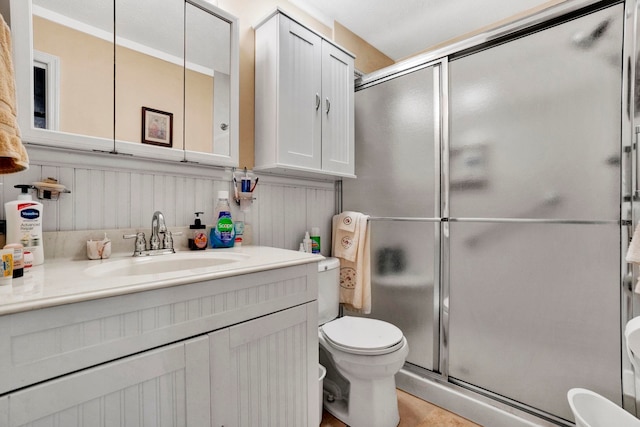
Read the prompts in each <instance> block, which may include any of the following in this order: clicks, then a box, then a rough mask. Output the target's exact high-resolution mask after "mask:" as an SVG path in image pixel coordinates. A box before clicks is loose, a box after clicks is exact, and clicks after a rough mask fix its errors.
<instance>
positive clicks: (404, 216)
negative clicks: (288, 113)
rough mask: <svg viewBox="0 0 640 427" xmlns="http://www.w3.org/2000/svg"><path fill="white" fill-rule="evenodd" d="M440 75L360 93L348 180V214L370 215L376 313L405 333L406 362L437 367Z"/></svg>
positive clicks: (434, 71) (417, 75) (435, 71)
mask: <svg viewBox="0 0 640 427" xmlns="http://www.w3.org/2000/svg"><path fill="white" fill-rule="evenodd" d="M440 71H441V67H440V65H439V64H436V65H431V66H428V67H425V68H422V69H420V70H417V71H414V72H412V73H409V74H404V75H402V76H399V77H394V78H392V79H389V80H386V81H383V82H379V83H377V84H375V85H373V86H371V87H367V88H365V89H361V90H360V91H358V92H356V95H355V107H356V111H355V126H356V132H355V134H356V175H357V176H358V179H356V180H345V181H343V200H344V202H343V210H353V211H360V212H363V213H366V214H369V215H371V223H370V226H371V263H372V267H371V282H372V292H371V293H372V297H371V298H372V312H371V314H370V315H369V316H370V317H373V318H376V319H381V320H385V321H388V322H390V323H393V324H395V325H396V326H398V327H399V328H400V329H402V331H403V333H404V335H405V337H406V338H407V341H408V343H409V356H408V358H407V361H408V362H409V363H413V364H416V365H418V366H421V367H424V368H426V369H430V370H437V367H438V353H437V351H438V346H437V345H434V343H437V342H438V339H439V334H438V330H439V322H438V319H439V308H438V305H437V301H438V297H439V293H438V291H439V289H438V286H437V283H438V274H439V270H438V267H439V258H438V256H439V254H438V253H437V250H436V248H437V247H438V246H439V224H440V218H439V217H440V211H439V198H438V197H439V185H440V178H439V174H440V169H439V161H440V154H439V150H440V148H439V147H440V139H439V138H440V137H439V132H440V129H439V125H438V123H439V113H438V105H439V90H437V89H434V88H437V87H438V81H439V79H440ZM347 314H350V315H354V314H355V313H347Z"/></svg>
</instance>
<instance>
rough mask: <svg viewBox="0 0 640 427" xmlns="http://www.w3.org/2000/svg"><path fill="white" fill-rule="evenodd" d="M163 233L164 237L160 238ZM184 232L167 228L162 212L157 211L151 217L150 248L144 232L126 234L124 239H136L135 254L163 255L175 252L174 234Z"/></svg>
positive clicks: (177, 234)
mask: <svg viewBox="0 0 640 427" xmlns="http://www.w3.org/2000/svg"><path fill="white" fill-rule="evenodd" d="M160 234H162V238H160ZM181 234H182V232H181V231H178V232H175V233H173V234H172V233H171V232H170V231H169V230H167V226H166V224H165V222H164V215H162V212H160V211H155V212H154V213H153V217H152V218H151V237H150V238H149V249H147V241H146V239H145V235H144V233H143V232H141V231H139V232H137V233H136V234H125V235H124V236H122V238H123V239H134V238H135V239H136V240H135V247H134V250H133V256H147V255H161V254H172V253H175V249H174V248H173V235H176V236H179V235H181Z"/></svg>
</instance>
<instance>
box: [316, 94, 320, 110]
mask: <svg viewBox="0 0 640 427" xmlns="http://www.w3.org/2000/svg"><path fill="white" fill-rule="evenodd" d="M318 108H320V95H318V94H317V93H316V111H317V110H318Z"/></svg>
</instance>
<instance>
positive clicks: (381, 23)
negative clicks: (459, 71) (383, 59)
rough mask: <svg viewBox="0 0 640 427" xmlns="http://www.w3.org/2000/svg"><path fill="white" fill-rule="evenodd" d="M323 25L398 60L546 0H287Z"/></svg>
mask: <svg viewBox="0 0 640 427" xmlns="http://www.w3.org/2000/svg"><path fill="white" fill-rule="evenodd" d="M289 1H290V2H291V3H293V4H294V5H296V6H297V7H299V8H300V9H302V10H304V11H306V12H307V13H309V14H311V15H312V16H314V17H316V18H317V19H318V20H320V21H322V22H323V23H324V24H325V25H327V26H328V27H330V28H333V21H334V20H335V21H338V22H339V23H341V24H342V25H344V26H345V27H347V28H348V29H349V30H351V31H352V32H354V33H356V34H357V35H358V36H360V37H361V38H363V39H364V40H366V41H367V42H369V44H371V45H373V46H374V47H376V48H377V49H378V50H380V51H381V52H383V53H384V54H385V55H387V56H388V57H390V58H391V59H393V60H394V61H397V60H399V59H403V58H406V57H408V56H411V55H413V54H416V53H418V52H421V51H423V50H425V49H427V48H429V47H431V46H433V45H435V44H438V43H440V42H443V41H446V40H449V39H451V38H454V37H457V36H460V35H463V34H466V33H468V32H471V31H474V30H476V29H478V28H481V27H484V26H486V25H490V24H493V23H495V22H497V21H500V20H502V19H505V18H508V17H510V16H513V15H516V14H518V13H520V12H523V11H525V10H528V9H531V8H533V7H536V6H539V5H541V4H544V3H551V2H550V1H549V0H517V1H514V0H482V1H479V0H399V1H395V2H393V3H390V2H389V1H388V0H289Z"/></svg>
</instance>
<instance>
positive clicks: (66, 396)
mask: <svg viewBox="0 0 640 427" xmlns="http://www.w3.org/2000/svg"><path fill="white" fill-rule="evenodd" d="M316 297H317V264H315V263H311V264H306V265H299V266H292V267H287V268H281V269H276V270H270V271H263V272H258V273H253V274H246V275H241V276H235V277H229V278H224V279H218V280H213V281H207V282H200V283H193V284H188V285H182V286H175V287H169V288H164V289H158V290H151V291H146V292H140V293H137V294H130V295H122V296H117V297H111V298H104V299H99V300H90V301H83V302H78V303H74V304H67V305H63V306H58V307H50V308H46V309H41V310H34V311H32V312H21V313H15V314H9V315H5V316H0V328H1V329H2V330H3V333H1V334H0V368H2V369H0V377H1V378H3V381H2V382H1V385H0V387H1V389H0V393H3V392H4V395H1V396H0V425H1V426H8V427H22V426H38V427H45V426H51V427H54V426H71V425H74V426H75V425H83V426H89V425H102V426H105V427H109V426H134V427H141V426H153V427H156V426H171V427H177V426H193V427H203V426H215V427H219V426H226V427H231V426H252V427H253V426H257V427H260V426H266V425H277V426H292V427H299V426H309V427H311V426H313V427H315V426H317V425H318V424H319V422H320V420H319V419H318V411H317V404H318V401H319V396H318V387H317V380H318V337H317V303H316V301H315V299H316ZM191 337H193V338H191ZM7 390H8V391H7Z"/></svg>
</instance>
